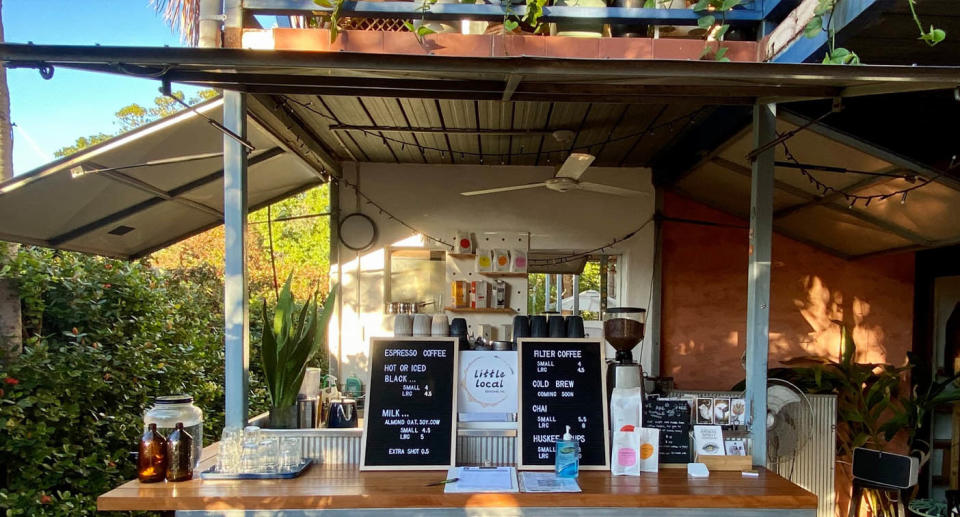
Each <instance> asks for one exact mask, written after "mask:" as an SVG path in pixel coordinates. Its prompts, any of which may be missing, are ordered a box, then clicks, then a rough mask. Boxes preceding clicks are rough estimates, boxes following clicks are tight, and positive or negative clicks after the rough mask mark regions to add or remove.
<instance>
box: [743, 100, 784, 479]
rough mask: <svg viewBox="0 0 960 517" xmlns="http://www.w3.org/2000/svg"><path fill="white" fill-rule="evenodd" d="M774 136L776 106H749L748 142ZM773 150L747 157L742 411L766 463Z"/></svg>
mask: <svg viewBox="0 0 960 517" xmlns="http://www.w3.org/2000/svg"><path fill="white" fill-rule="evenodd" d="M776 136H777V106H776V105H775V104H757V105H756V106H754V108H753V148H754V149H757V148H760V147H761V146H764V145H766V144H767V143H769V142H771V141H773V140H774V139H775V138H776ZM773 162H774V150H773V148H772V147H771V148H770V149H767V150H766V151H764V152H762V153H760V154H759V155H757V157H756V159H755V160H754V161H753V167H752V169H753V178H752V181H751V185H750V236H749V238H750V252H749V254H750V257H749V268H748V274H747V391H746V399H747V414H748V415H750V417H751V420H750V438H751V439H752V441H753V464H754V465H759V466H764V465H766V464H767V356H768V354H769V353H770V261H771V243H772V240H773V189H774V165H773Z"/></svg>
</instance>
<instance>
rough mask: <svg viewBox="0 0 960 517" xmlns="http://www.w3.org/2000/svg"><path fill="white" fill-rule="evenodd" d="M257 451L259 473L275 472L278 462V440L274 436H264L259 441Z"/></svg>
mask: <svg viewBox="0 0 960 517" xmlns="http://www.w3.org/2000/svg"><path fill="white" fill-rule="evenodd" d="M258 449H259V451H258V457H259V460H260V461H259V462H258V463H259V467H260V468H259V470H260V472H276V471H277V465H278V463H279V461H280V439H279V438H277V437H276V436H269V435H268V436H265V437H264V438H263V439H262V440H260V446H259V448H258Z"/></svg>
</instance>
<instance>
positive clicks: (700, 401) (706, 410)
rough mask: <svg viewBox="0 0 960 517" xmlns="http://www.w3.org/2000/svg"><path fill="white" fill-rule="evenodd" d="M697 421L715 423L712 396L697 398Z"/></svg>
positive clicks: (699, 422)
mask: <svg viewBox="0 0 960 517" xmlns="http://www.w3.org/2000/svg"><path fill="white" fill-rule="evenodd" d="M697 423H698V424H712V423H713V399H712V398H699V397H698V398H697Z"/></svg>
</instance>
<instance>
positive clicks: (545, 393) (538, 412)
mask: <svg viewBox="0 0 960 517" xmlns="http://www.w3.org/2000/svg"><path fill="white" fill-rule="evenodd" d="M517 351H518V355H519V356H520V411H519V414H518V421H519V428H520V444H519V447H518V458H517V464H518V465H519V466H520V468H525V469H534V470H536V469H542V470H548V469H553V468H554V461H555V459H554V455H555V451H556V442H557V440H559V439H561V438H562V437H563V434H564V432H565V431H566V426H568V425H569V426H570V434H571V435H573V437H574V439H576V440H577V441H579V442H580V468H581V469H582V470H606V469H609V465H610V452H609V451H610V446H609V432H608V430H607V426H608V425H609V424H608V423H607V397H606V392H607V390H606V388H605V384H606V383H605V377H604V362H603V342H602V341H600V340H599V339H560V338H553V339H550V338H525V339H521V340H520V341H519V343H518V346H517Z"/></svg>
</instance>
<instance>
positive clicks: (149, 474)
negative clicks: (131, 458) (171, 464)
mask: <svg viewBox="0 0 960 517" xmlns="http://www.w3.org/2000/svg"><path fill="white" fill-rule="evenodd" d="M166 473H167V441H166V440H164V439H163V435H161V434H160V433H158V432H157V424H150V425H149V426H147V430H146V431H144V432H143V436H141V437H140V454H139V456H138V458H137V478H138V479H139V480H140V482H141V483H156V482H157V481H163V477H164V476H165V475H166Z"/></svg>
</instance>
